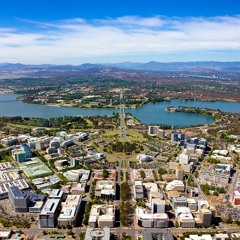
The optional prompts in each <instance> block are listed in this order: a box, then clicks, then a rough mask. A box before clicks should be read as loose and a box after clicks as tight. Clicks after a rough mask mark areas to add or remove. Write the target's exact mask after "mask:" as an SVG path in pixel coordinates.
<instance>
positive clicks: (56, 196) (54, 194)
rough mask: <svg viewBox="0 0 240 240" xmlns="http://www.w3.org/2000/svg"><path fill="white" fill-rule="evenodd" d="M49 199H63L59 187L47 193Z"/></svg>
mask: <svg viewBox="0 0 240 240" xmlns="http://www.w3.org/2000/svg"><path fill="white" fill-rule="evenodd" d="M49 199H60V200H62V199H63V191H62V190H61V189H53V190H52V191H51V194H50V195H49Z"/></svg>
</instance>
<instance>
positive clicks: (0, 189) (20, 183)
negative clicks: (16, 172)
mask: <svg viewBox="0 0 240 240" xmlns="http://www.w3.org/2000/svg"><path fill="white" fill-rule="evenodd" d="M13 186H16V187H18V188H19V189H20V190H26V189H28V188H29V185H28V183H27V182H26V180H25V179H17V180H13V181H7V182H2V183H0V199H5V198H7V197H8V189H9V188H10V187H13Z"/></svg>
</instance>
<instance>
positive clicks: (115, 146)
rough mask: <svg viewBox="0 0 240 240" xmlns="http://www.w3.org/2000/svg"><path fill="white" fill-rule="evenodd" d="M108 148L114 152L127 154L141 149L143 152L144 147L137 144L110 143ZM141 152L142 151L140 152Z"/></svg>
mask: <svg viewBox="0 0 240 240" xmlns="http://www.w3.org/2000/svg"><path fill="white" fill-rule="evenodd" d="M108 147H109V148H110V149H111V150H112V151H113V152H125V153H132V152H133V151H136V150H138V151H139V149H140V150H141V151H142V150H143V147H142V146H141V145H139V144H136V143H129V142H119V141H117V142H115V143H109V144H108ZM139 152H140V151H139Z"/></svg>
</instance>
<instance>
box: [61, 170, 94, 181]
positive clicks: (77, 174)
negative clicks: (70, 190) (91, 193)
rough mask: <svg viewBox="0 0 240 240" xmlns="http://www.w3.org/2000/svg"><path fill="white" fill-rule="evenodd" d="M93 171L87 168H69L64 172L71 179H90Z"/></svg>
mask: <svg viewBox="0 0 240 240" xmlns="http://www.w3.org/2000/svg"><path fill="white" fill-rule="evenodd" d="M90 174H91V171H90V170H85V169H75V170H69V171H67V172H65V173H63V175H64V177H66V178H67V179H68V180H69V181H88V179H89V177H90Z"/></svg>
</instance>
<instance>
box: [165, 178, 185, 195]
mask: <svg viewBox="0 0 240 240" xmlns="http://www.w3.org/2000/svg"><path fill="white" fill-rule="evenodd" d="M184 189H185V186H184V184H183V181H180V180H173V181H172V182H169V183H168V184H167V186H166V190H167V191H179V192H184Z"/></svg>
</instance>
